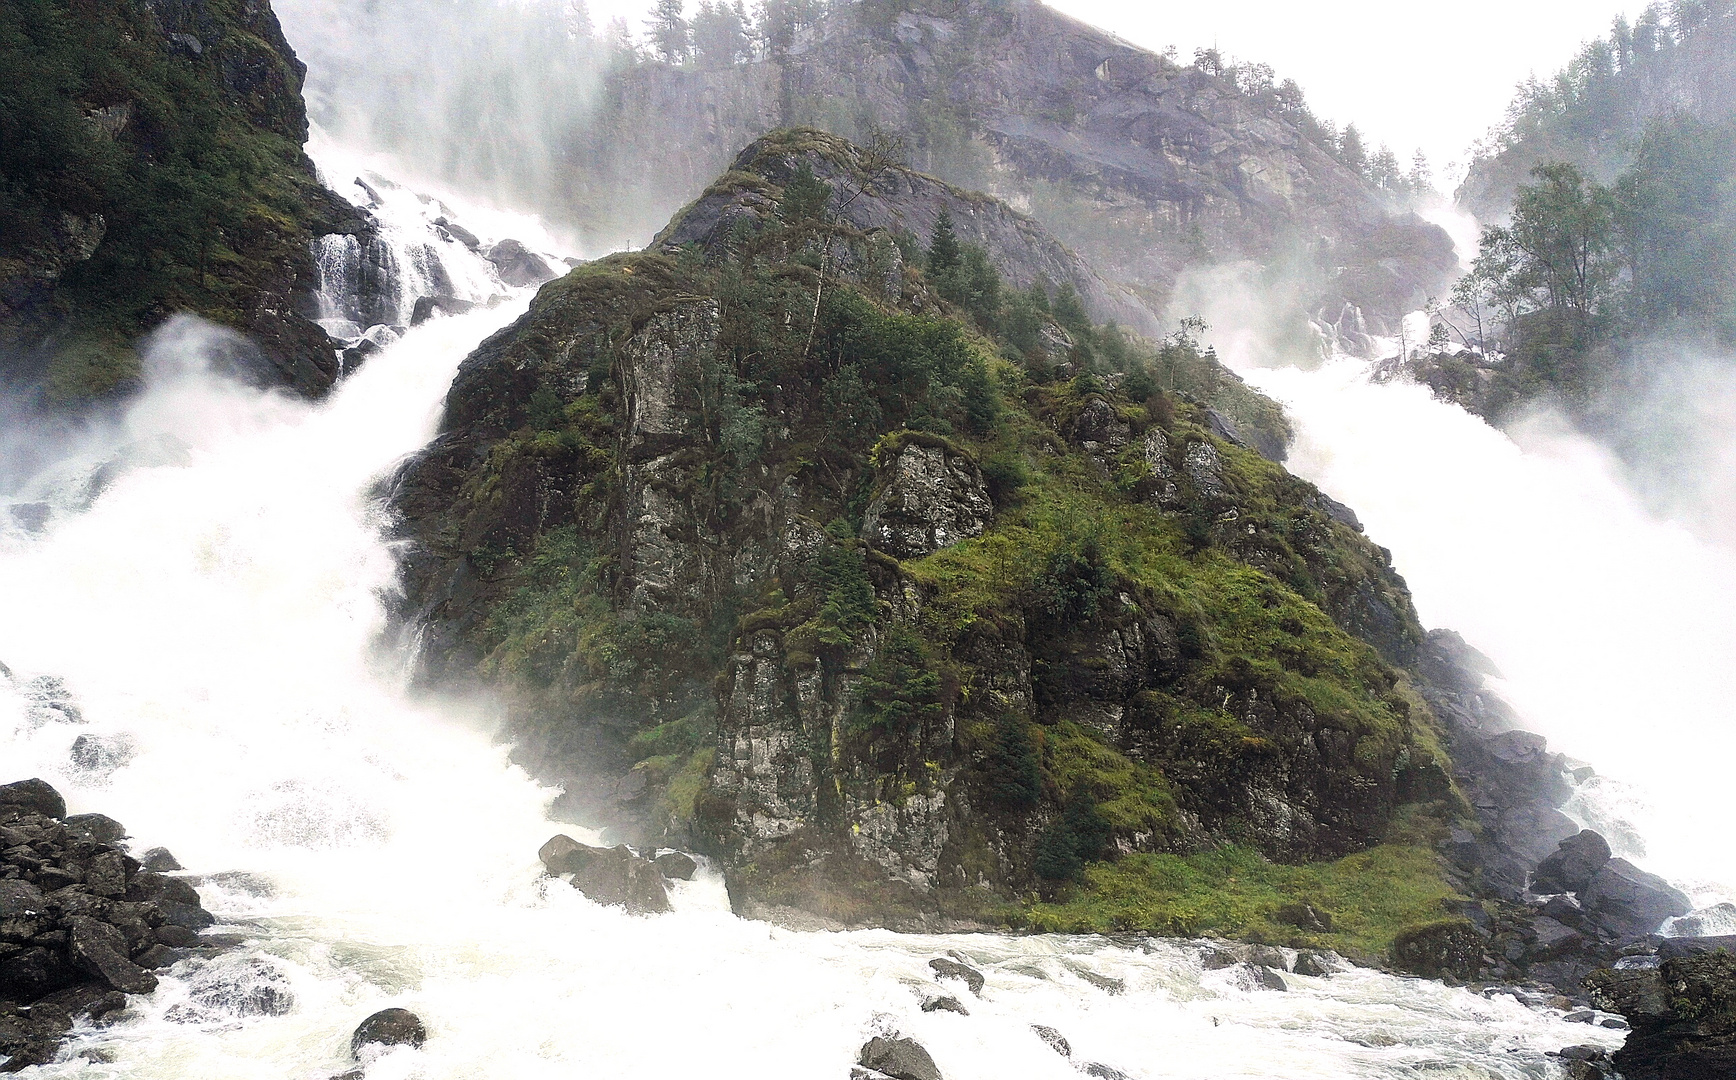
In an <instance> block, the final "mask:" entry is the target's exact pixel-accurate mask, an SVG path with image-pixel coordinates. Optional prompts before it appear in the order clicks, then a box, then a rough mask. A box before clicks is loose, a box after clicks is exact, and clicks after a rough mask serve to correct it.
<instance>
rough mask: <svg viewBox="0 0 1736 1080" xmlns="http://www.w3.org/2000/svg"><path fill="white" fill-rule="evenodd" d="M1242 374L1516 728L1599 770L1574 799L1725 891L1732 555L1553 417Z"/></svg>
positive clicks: (1681, 869) (1702, 888) (1693, 881)
mask: <svg viewBox="0 0 1736 1080" xmlns="http://www.w3.org/2000/svg"><path fill="white" fill-rule="evenodd" d="M1243 374H1244V375H1245V376H1246V377H1247V378H1248V380H1249V381H1250V382H1251V383H1253V384H1254V385H1255V386H1257V387H1258V388H1259V389H1261V390H1263V391H1265V392H1266V393H1268V394H1270V395H1272V396H1273V397H1275V398H1277V399H1278V400H1279V401H1281V402H1282V403H1283V404H1284V405H1285V407H1286V408H1287V409H1288V410H1289V413H1290V415H1291V417H1292V419H1293V420H1294V421H1295V422H1296V424H1297V428H1298V438H1297V443H1296V446H1295V449H1294V451H1293V453H1292V455H1291V459H1290V461H1289V465H1290V467H1291V468H1292V469H1293V470H1295V471H1296V472H1297V473H1298V474H1300V475H1303V476H1306V477H1308V478H1309V479H1311V480H1313V481H1315V482H1316V483H1317V484H1319V485H1320V486H1321V488H1322V489H1324V490H1325V491H1326V492H1327V493H1328V494H1330V495H1332V496H1333V497H1334V498H1337V499H1340V500H1342V501H1344V502H1346V503H1348V504H1349V505H1350V506H1352V507H1354V508H1355V510H1356V512H1357V514H1358V516H1359V517H1361V519H1362V521H1363V524H1364V525H1365V526H1366V527H1367V530H1368V534H1369V536H1371V537H1372V538H1373V539H1374V540H1375V541H1376V542H1378V543H1380V544H1384V545H1386V546H1387V547H1389V548H1390V549H1391V550H1392V553H1393V562H1394V565H1396V566H1397V567H1398V569H1399V571H1400V572H1401V573H1402V574H1403V575H1404V576H1405V579H1406V581H1407V582H1408V583H1409V584H1410V586H1411V590H1412V592H1413V594H1414V595H1415V598H1416V603H1417V608H1418V612H1419V614H1420V615H1421V616H1422V619H1423V622H1424V624H1425V625H1427V626H1444V627H1451V628H1453V629H1455V630H1458V631H1460V632H1461V633H1462V634H1464V635H1465V637H1466V639H1467V640H1469V641H1470V642H1471V644H1473V645H1475V646H1476V647H1477V648H1479V649H1481V650H1483V651H1484V652H1485V653H1487V654H1488V655H1489V656H1490V657H1491V658H1492V659H1493V660H1494V661H1495V662H1496V664H1497V665H1498V666H1499V667H1500V668H1501V671H1502V673H1503V675H1504V676H1505V678H1504V680H1503V682H1502V683H1501V688H1502V691H1503V693H1504V694H1505V695H1506V696H1507V697H1508V698H1509V700H1510V701H1511V702H1512V703H1513V704H1514V705H1515V706H1516V707H1517V709H1518V710H1519V712H1520V714H1521V715H1522V716H1523V717H1524V718H1525V721H1526V724H1527V726H1528V727H1532V728H1534V729H1536V730H1537V731H1539V732H1541V733H1542V734H1544V735H1547V736H1549V738H1550V741H1551V743H1552V744H1553V746H1554V748H1555V749H1557V750H1562V751H1564V752H1566V753H1568V754H1570V755H1572V756H1573V757H1576V758H1581V759H1584V760H1585V761H1587V762H1590V763H1591V764H1592V765H1593V766H1595V767H1596V768H1597V769H1598V770H1599V771H1600V772H1601V773H1605V774H1607V775H1605V776H1600V777H1599V778H1597V779H1596V780H1594V781H1592V782H1591V783H1589V784H1586V785H1582V786H1581V788H1580V789H1579V792H1578V795H1577V796H1576V800H1575V802H1574V803H1573V804H1571V805H1570V806H1569V807H1568V808H1567V809H1568V810H1569V811H1570V812H1571V813H1574V814H1575V815H1576V816H1578V817H1580V818H1581V820H1583V821H1585V823H1586V824H1587V825H1588V826H1590V827H1593V828H1598V829H1600V831H1604V832H1605V833H1606V835H1608V836H1609V837H1610V839H1611V841H1612V843H1614V844H1616V845H1617V846H1618V848H1620V849H1622V850H1620V851H1619V852H1618V853H1623V854H1626V855H1628V856H1629V857H1632V858H1635V859H1636V860H1637V861H1640V862H1642V863H1643V864H1644V865H1646V866H1647V867H1648V868H1650V869H1652V870H1654V871H1656V872H1658V873H1661V874H1664V875H1665V876H1667V877H1670V878H1671V879H1673V880H1676V881H1678V882H1681V883H1683V884H1684V885H1685V886H1688V887H1689V888H1690V891H1691V892H1692V893H1694V894H1696V899H1697V901H1699V902H1701V903H1709V902H1712V901H1715V900H1718V899H1727V898H1729V897H1730V896H1731V895H1732V894H1733V890H1732V888H1731V886H1732V885H1736V848H1732V846H1731V845H1730V844H1729V843H1728V841H1727V838H1726V835H1725V834H1726V832H1727V828H1728V822H1729V808H1728V800H1727V798H1726V797H1725V794H1724V793H1725V791H1726V783H1725V779H1724V776H1723V771H1724V769H1725V767H1726V763H1727V762H1728V761H1729V760H1730V757H1731V755H1732V753H1733V752H1736V725H1733V724H1732V723H1731V718H1732V705H1731V702H1732V701H1736V623H1732V621H1731V620H1730V618H1729V611H1730V610H1731V607H1732V604H1733V603H1736V552H1732V551H1731V550H1730V549H1728V548H1725V547H1720V546H1717V545H1715V544H1713V543H1709V542H1707V541H1705V540H1703V539H1700V538H1697V537H1696V536H1695V535H1694V534H1693V533H1692V532H1691V531H1690V530H1689V529H1688V528H1686V527H1684V526H1683V525H1681V524H1677V523H1675V522H1672V521H1669V520H1665V519H1660V518H1658V517H1656V516H1654V515H1652V514H1651V513H1650V512H1648V510H1647V508H1646V506H1645V505H1644V504H1643V502H1642V501H1641V499H1640V498H1639V497H1638V496H1636V494H1635V493H1634V492H1633V491H1632V490H1631V488H1630V487H1629V486H1628V485H1627V483H1626V481H1625V479H1624V473H1623V471H1622V469H1621V467H1620V466H1619V465H1618V464H1617V463H1616V462H1615V461H1614V459H1613V458H1612V457H1611V455H1610V454H1609V453H1608V452H1607V451H1605V450H1603V449H1602V448H1601V447H1599V446H1598V445H1597V444H1596V443H1594V442H1593V441H1591V440H1590V439H1588V438H1586V437H1585V436H1583V435H1581V434H1579V433H1577V432H1575V431H1574V430H1573V429H1571V428H1570V427H1569V426H1567V425H1566V424H1565V423H1563V422H1561V421H1559V420H1558V419H1553V418H1551V417H1550V416H1548V415H1545V414H1539V415H1537V416H1534V417H1533V418H1532V419H1530V420H1529V421H1527V422H1523V423H1520V424H1517V425H1515V426H1514V427H1513V428H1512V430H1511V433H1510V434H1504V433H1502V432H1500V431H1497V430H1495V429H1493V428H1491V427H1489V426H1488V425H1487V424H1485V423H1484V422H1483V421H1482V420H1480V419H1478V418H1477V417H1475V416H1472V415H1470V414H1469V413H1466V412H1464V411H1463V410H1461V409H1459V408H1457V407H1456V406H1451V405H1446V404H1443V403H1441V402H1439V401H1437V400H1435V399H1434V398H1433V396H1432V395H1431V394H1430V392H1429V390H1428V389H1427V388H1426V387H1423V386H1419V385H1416V384H1411V383H1391V384H1385V385H1381V384H1376V383H1374V382H1371V381H1370V379H1369V378H1368V365H1366V364H1365V363H1363V362H1361V361H1357V360H1352V359H1347V358H1343V357H1339V358H1337V359H1335V360H1334V361H1333V362H1332V363H1330V364H1328V365H1327V366H1326V367H1324V368H1322V369H1320V370H1318V371H1314V372H1304V371H1301V370H1298V369H1293V368H1292V369H1269V370H1260V369H1250V370H1246V371H1244V372H1243Z"/></svg>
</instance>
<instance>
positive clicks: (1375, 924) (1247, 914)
mask: <svg viewBox="0 0 1736 1080" xmlns="http://www.w3.org/2000/svg"><path fill="white" fill-rule="evenodd" d="M1437 860H1438V857H1437V856H1436V855H1435V854H1434V852H1432V851H1430V850H1429V849H1428V848H1426V847H1421V846H1417V845H1409V844H1385V845H1381V846H1379V847H1374V848H1370V849H1369V850H1367V851H1362V852H1358V853H1357V854H1355V855H1349V856H1346V857H1345V858H1342V859H1339V860H1337V861H1334V862H1326V863H1315V864H1312V865H1308V866H1284V865H1280V864H1277V863H1273V862H1269V861H1267V860H1266V859H1265V858H1263V857H1261V856H1260V854H1259V853H1258V852H1255V851H1252V850H1250V849H1248V848H1245V847H1225V848H1220V849H1218V850H1216V851H1209V852H1202V853H1200V854H1197V855H1154V854H1136V855H1128V856H1125V857H1124V858H1122V859H1120V860H1118V861H1116V862H1113V863H1098V864H1095V865H1093V866H1091V867H1090V868H1088V869H1087V870H1086V871H1085V873H1084V878H1085V881H1084V884H1083V886H1080V887H1077V888H1074V889H1072V890H1069V892H1068V895H1067V896H1066V897H1065V898H1063V899H1060V900H1057V901H1053V902H1040V903H1036V904H1033V905H1031V906H1029V907H1028V908H1026V909H1023V910H1020V911H1017V912H1015V913H1012V914H1010V916H1009V917H1010V918H1011V919H1012V920H1013V921H1014V922H1015V924H1017V925H1020V926H1025V927H1028V928H1030V929H1033V930H1042V931H1048V932H1057V933H1101V934H1107V933H1114V932H1116V931H1123V930H1156V931H1158V932H1160V933H1166V934H1176V935H1186V936H1196V935H1212V936H1219V937H1227V938H1239V939H1243V940H1247V941H1262V942H1266V943H1268V944H1279V945H1289V946H1292V947H1296V948H1330V949H1337V950H1338V951H1339V952H1341V953H1344V954H1346V955H1348V956H1352V957H1357V958H1362V959H1373V960H1382V959H1384V958H1385V957H1386V955H1387V950H1388V949H1389V948H1390V947H1391V944H1392V941H1393V939H1394V938H1395V937H1396V936H1398V934H1399V933H1401V932H1402V931H1404V930H1406V929H1408V928H1411V927H1415V926H1419V925H1428V924H1431V923H1433V922H1435V921H1438V920H1439V919H1440V918H1441V910H1442V908H1441V902H1442V901H1443V900H1446V899H1449V898H1450V897H1451V896H1452V890H1451V889H1449V888H1448V887H1447V886H1446V884H1445V883H1444V882H1443V880H1442V878H1441V875H1440V872H1439V868H1438V865H1437ZM1297 902H1302V903H1307V904H1309V905H1311V906H1313V907H1314V908H1316V909H1317V910H1319V911H1321V912H1324V913H1327V914H1329V915H1330V916H1331V919H1332V923H1331V925H1332V929H1331V930H1330V931H1326V932H1320V931H1308V930H1302V929H1300V928H1298V927H1296V926H1292V925H1288V924H1287V923H1285V922H1284V921H1283V919H1282V918H1281V917H1280V915H1279V912H1280V910H1281V909H1283V908H1284V907H1285V906H1287V905H1290V904H1294V903H1297Z"/></svg>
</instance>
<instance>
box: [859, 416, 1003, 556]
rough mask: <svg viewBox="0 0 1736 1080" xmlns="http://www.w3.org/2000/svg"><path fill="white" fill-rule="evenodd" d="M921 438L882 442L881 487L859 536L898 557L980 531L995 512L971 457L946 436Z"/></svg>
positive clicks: (934, 548)
mask: <svg viewBox="0 0 1736 1080" xmlns="http://www.w3.org/2000/svg"><path fill="white" fill-rule="evenodd" d="M919 440H920V437H919V436H907V437H906V438H905V439H904V440H902V443H903V444H902V445H894V446H887V447H882V448H881V450H880V455H881V460H882V461H883V462H884V464H882V466H881V468H880V476H879V478H878V481H877V486H878V489H879V490H878V491H877V492H876V493H875V495H874V499H873V501H872V502H870V503H869V504H868V512H867V514H866V515H865V516H864V518H863V521H862V539H863V540H864V541H865V542H867V543H868V544H869V545H871V546H873V547H874V548H876V549H877V550H880V551H884V552H886V553H887V554H888V555H891V556H892V557H893V558H896V559H913V558H918V557H920V556H923V555H927V554H929V553H931V552H935V551H939V550H940V549H942V548H947V547H951V546H952V545H954V544H956V543H958V542H959V541H960V540H968V539H970V538H971V537H974V536H981V535H982V534H983V530H984V529H986V528H988V525H989V520H990V519H991V518H992V517H993V516H994V512H995V506H994V502H993V501H992V500H990V498H989V494H988V491H987V490H985V489H984V487H983V476H982V470H981V469H979V468H977V465H976V463H975V462H973V461H972V460H970V458H969V457H967V456H966V455H964V454H962V453H960V452H958V450H957V449H956V448H954V447H950V446H948V445H946V443H945V441H944V440H939V439H937V440H932V441H930V442H929V443H928V444H926V445H925V444H924V443H923V442H921V441H919Z"/></svg>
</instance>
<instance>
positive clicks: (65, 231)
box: [0, 0, 369, 405]
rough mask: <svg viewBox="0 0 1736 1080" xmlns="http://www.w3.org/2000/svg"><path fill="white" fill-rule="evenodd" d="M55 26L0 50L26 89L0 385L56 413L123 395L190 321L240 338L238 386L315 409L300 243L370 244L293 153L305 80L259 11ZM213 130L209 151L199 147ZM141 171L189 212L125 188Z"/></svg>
mask: <svg viewBox="0 0 1736 1080" xmlns="http://www.w3.org/2000/svg"><path fill="white" fill-rule="evenodd" d="M55 10H56V12H58V13H55V14H48V15H45V16H44V18H45V19H48V20H49V23H50V24H52V25H45V26H44V27H43V28H42V30H41V31H40V33H41V37H40V41H42V42H47V43H50V44H47V45H44V46H43V47H42V48H40V49H31V48H26V47H25V46H24V45H23V44H21V43H22V42H23V41H24V40H25V39H23V38H18V39H17V42H19V43H18V44H15V43H14V42H13V40H12V39H9V40H8V42H7V43H6V44H4V45H0V49H3V50H6V51H7V55H6V56H5V58H4V64H5V67H6V70H7V71H8V72H9V73H11V75H10V76H9V77H11V78H15V79H20V80H22V81H23V82H24V83H26V84H29V86H30V88H31V89H32V90H33V91H35V92H34V93H31V94H28V95H26V96H25V97H22V98H20V99H19V100H20V101H21V102H23V103H24V105H23V111H22V112H21V113H20V114H19V115H18V116H17V118H16V122H18V123H21V124H23V125H24V129H23V130H24V132H26V134H23V135H22V138H24V139H26V140H28V141H30V142H31V143H32V144H33V145H34V146H35V147H36V151H37V154H36V156H35V157H34V158H33V159H32V160H31V161H30V162H29V163H27V164H24V165H23V166H22V171H20V172H12V170H11V169H10V167H9V172H12V174H11V175H10V176H9V183H10V184H11V185H13V190H14V192H15V193H16V195H15V197H14V199H13V200H12V201H11V202H10V203H9V210H8V217H7V219H6V222H5V224H4V226H3V227H0V357H4V360H3V361H0V363H3V364H4V366H0V381H4V382H7V383H11V384H15V385H23V386H25V387H29V388H32V389H36V390H38V391H40V392H41V393H42V394H43V396H45V397H46V398H47V400H48V401H50V402H51V403H55V404H61V405H65V404H76V403H77V402H79V401H82V400H85V399H87V398H90V397H93V396H101V395H104V394H108V393H112V392H116V391H121V390H125V389H127V388H129V387H130V386H131V385H133V382H134V380H135V379H136V377H137V373H138V361H137V359H136V357H134V356H133V354H132V352H131V345H132V343H133V342H134V341H135V340H136V339H138V338H139V337H140V336H142V335H143V334H144V333H145V332H146V331H148V330H150V329H152V328H153V327H155V326H156V325H157V324H159V323H161V322H162V321H163V320H164V319H166V318H167V317H169V316H170V315H172V314H174V313H176V312H178V311H191V312H194V313H199V314H203V315H206V316H209V317H211V318H213V319H214V320H215V321H217V322H220V323H223V324H225V325H228V326H233V327H238V328H241V329H244V330H245V331H246V332H247V333H248V335H249V336H250V337H251V338H252V340H253V341H254V343H255V344H256V345H257V346H258V348H257V351H256V352H249V353H248V354H247V356H245V357H244V358H243V359H244V360H245V368H246V370H245V374H247V375H250V376H252V377H254V378H256V379H258V380H259V381H261V382H263V383H265V384H267V385H272V386H282V387H286V388H289V389H291V390H294V391H297V392H300V393H304V394H318V393H322V392H323V391H324V390H325V389H327V388H328V387H330V385H331V384H332V382H333V380H334V378H335V377H336V375H337V360H336V357H335V356H334V354H333V351H332V347H331V342H330V341H329V340H328V339H327V338H326V336H325V334H324V332H323V331H321V330H320V329H319V327H317V326H316V325H314V323H313V322H312V321H311V319H310V318H309V317H308V316H310V315H312V314H313V313H314V306H315V305H314V298H313V292H314V289H315V288H316V287H317V271H316V267H315V263H314V258H313V253H312V249H311V244H312V241H313V239H314V238H315V237H316V236H318V235H321V234H325V233H333V232H337V231H340V230H345V229H348V230H351V231H364V232H365V231H366V230H367V229H368V228H369V226H368V224H367V223H366V222H364V221H362V220H360V219H359V216H358V214H357V213H356V212H355V211H354V210H353V209H351V208H349V207H348V206H347V205H346V204H344V203H343V202H342V200H340V199H338V198H337V197H336V196H334V195H331V194H330V193H328V192H326V191H325V189H324V188H322V187H321V186H320V184H319V181H318V179H317V177H316V175H315V172H314V168H313V165H312V163H311V162H310V161H309V160H308V158H307V157H306V155H305V154H304V153H303V151H302V144H303V143H304V142H306V140H307V133H308V128H307V118H306V114H305V111H304V109H303V105H302V100H301V84H302V76H303V73H304V70H305V69H304V68H303V66H302V64H301V63H300V61H298V60H297V59H296V57H295V54H294V52H293V51H292V50H291V49H290V47H289V44H288V42H287V41H285V40H284V36H283V33H282V30H281V29H280V28H279V26H278V21H277V17H276V15H275V14H273V12H272V10H271V6H270V4H269V3H266V2H264V0H257V2H254V0H250V2H248V3H244V4H232V5H213V4H206V3H203V2H192V0H164V2H159V3H149V4H123V5H106V6H105V7H104V8H103V9H102V11H101V12H100V13H99V14H93V13H89V12H79V13H73V12H70V11H60V10H59V9H55ZM195 45H197V48H195V47H194V46H195ZM68 57H73V58H75V62H70V63H69V62H68ZM68 72H72V73H76V74H73V75H71V76H68V75H67V74H66V73H68ZM165 101H166V102H172V103H173V107H172V108H171V109H170V110H169V111H167V112H165V111H163V110H162V107H161V105H160V104H158V103H159V102H165ZM218 129H221V130H223V131H224V133H225V135H224V140H223V143H222V145H221V147H220V148H218V149H216V150H211V149H204V150H202V149H200V147H201V146H204V145H205V144H204V143H201V142H199V140H202V139H205V138H206V137H207V134H208V133H209V132H210V131H213V130H218ZM242 161H245V162H246V164H245V165H242V164H241V162H242ZM146 170H150V171H151V173H152V175H162V176H167V175H173V176H175V177H176V178H177V179H175V180H174V181H172V183H173V184H174V185H175V186H176V190H182V189H186V188H188V187H190V186H193V185H198V186H199V191H200V192H201V195H200V199H201V200H202V201H200V202H199V203H198V209H197V210H195V209H193V203H192V201H190V200H189V199H187V198H185V197H182V196H177V197H175V198H172V199H170V198H165V197H164V196H163V195H162V187H163V185H161V184H156V183H143V182H140V181H139V180H138V179H137V177H138V176H139V175H143V174H144V172H145V171H146Z"/></svg>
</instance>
